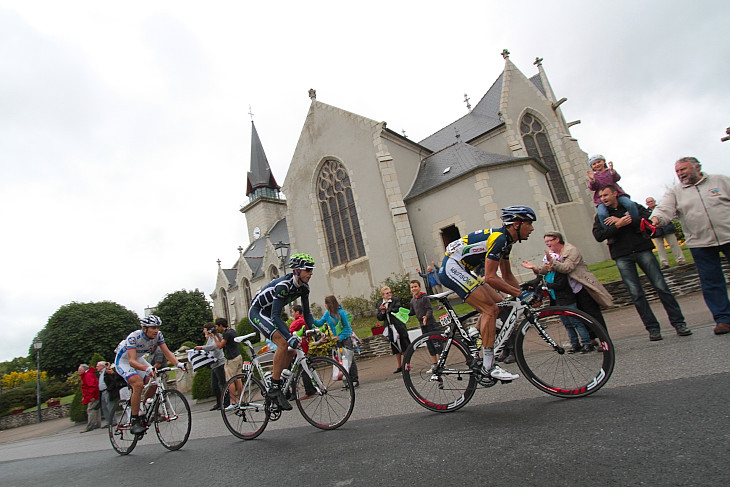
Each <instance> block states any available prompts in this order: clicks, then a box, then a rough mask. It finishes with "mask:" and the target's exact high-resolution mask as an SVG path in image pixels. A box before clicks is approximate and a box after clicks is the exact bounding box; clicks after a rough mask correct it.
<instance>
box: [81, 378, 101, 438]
mask: <svg viewBox="0 0 730 487" xmlns="http://www.w3.org/2000/svg"><path fill="white" fill-rule="evenodd" d="M79 377H81V397H82V399H81V404H84V405H85V406H86V416H87V417H88V421H87V422H86V428H84V429H82V430H81V433H86V432H87V431H91V430H95V429H97V428H100V427H101V419H100V414H99V409H100V407H101V404H100V403H99V380H98V379H97V378H96V374H94V371H93V370H91V369H90V368H89V366H88V365H86V364H81V365H79Z"/></svg>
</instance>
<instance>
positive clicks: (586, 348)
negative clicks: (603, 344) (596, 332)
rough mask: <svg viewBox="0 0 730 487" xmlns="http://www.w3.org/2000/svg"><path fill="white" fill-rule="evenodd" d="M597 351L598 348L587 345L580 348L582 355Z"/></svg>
mask: <svg viewBox="0 0 730 487" xmlns="http://www.w3.org/2000/svg"><path fill="white" fill-rule="evenodd" d="M595 349H596V347H594V346H593V345H592V344H590V343H586V344H585V345H583V346H582V347H580V353H589V352H592V351H594V350H595Z"/></svg>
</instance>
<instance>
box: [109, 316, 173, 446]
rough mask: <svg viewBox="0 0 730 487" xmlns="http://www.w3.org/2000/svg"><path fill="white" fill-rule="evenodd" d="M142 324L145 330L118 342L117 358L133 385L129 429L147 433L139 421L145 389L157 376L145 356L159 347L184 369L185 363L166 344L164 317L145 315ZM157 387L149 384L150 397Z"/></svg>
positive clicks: (123, 373)
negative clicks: (152, 378) (163, 325)
mask: <svg viewBox="0 0 730 487" xmlns="http://www.w3.org/2000/svg"><path fill="white" fill-rule="evenodd" d="M140 324H141V325H142V329H140V330H136V331H133V332H132V333H130V334H129V335H127V338H125V339H124V340H122V341H121V342H120V343H119V345H118V346H117V349H116V350H115V352H116V358H115V359H114V363H115V364H116V368H117V372H118V373H119V375H121V376H122V377H124V380H126V381H127V383H128V384H129V385H130V387H132V399H131V401H132V402H131V409H132V426H131V428H130V431H131V432H132V434H134V435H139V434H142V433H144V432H145V428H144V426H142V424H141V421H140V420H139V406H140V401H141V399H142V388H143V387H144V385H145V384H146V383H147V382H148V381H149V380H150V378H151V377H153V376H154V375H155V368H154V367H152V366H151V365H150V364H149V362H147V361H146V360H145V359H144V357H143V355H144V354H145V353H147V352H151V351H153V350H154V349H155V348H156V347H159V348H160V350H162V353H164V354H165V357H167V360H169V361H170V362H172V363H173V364H174V365H175V366H177V367H179V368H180V369H182V370H185V365H184V364H181V363H180V362H178V360H177V358H175V355H173V353H172V352H171V351H170V349H169V348H167V345H166V344H165V337H163V336H162V332H160V325H161V324H162V320H161V319H160V318H159V317H157V316H154V315H150V316H147V317H145V318H142V319H141V320H140ZM155 389H156V387H150V388H149V390H148V391H147V397H152V396H153V395H154V394H155ZM145 399H146V398H145Z"/></svg>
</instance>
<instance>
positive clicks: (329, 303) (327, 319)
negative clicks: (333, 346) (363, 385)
mask: <svg viewBox="0 0 730 487" xmlns="http://www.w3.org/2000/svg"><path fill="white" fill-rule="evenodd" d="M324 306H325V308H327V309H326V311H325V312H324V315H323V316H322V318H321V319H319V320H314V323H315V324H316V325H317V326H322V325H324V324H327V325H329V327H330V330H332V334H333V335H334V336H336V337H337V346H338V347H341V348H342V349H343V354H342V355H343V357H342V361H343V362H347V364H346V365H345V368H346V369H347V373H348V374H350V380H352V386H353V387H358V386H359V385H360V378H359V376H358V373H357V364H356V363H355V347H354V346H353V344H352V327H351V326H350V320H349V318H348V316H347V311H345V310H344V309H342V306H340V303H339V302H337V298H336V297H334V296H331V295H330V296H326V297H325V298H324Z"/></svg>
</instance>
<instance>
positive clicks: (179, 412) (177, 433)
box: [109, 367, 192, 455]
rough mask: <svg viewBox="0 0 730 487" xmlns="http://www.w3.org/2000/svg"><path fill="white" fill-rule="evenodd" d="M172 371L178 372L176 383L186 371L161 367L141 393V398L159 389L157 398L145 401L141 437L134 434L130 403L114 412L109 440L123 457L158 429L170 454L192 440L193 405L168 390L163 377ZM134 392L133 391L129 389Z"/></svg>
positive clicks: (141, 410)
mask: <svg viewBox="0 0 730 487" xmlns="http://www.w3.org/2000/svg"><path fill="white" fill-rule="evenodd" d="M170 370H175V371H177V373H178V374H179V375H180V378H179V379H177V381H176V382H180V381H181V380H182V378H183V372H184V371H183V370H181V369H179V368H177V367H162V368H160V369H158V370H157V372H156V374H155V376H154V377H152V379H151V380H150V381H149V382H148V383H147V384H146V385H145V386H144V389H142V398H144V397H145V393H146V392H147V391H148V390H149V388H150V387H152V386H153V385H155V386H157V390H156V391H155V395H154V396H153V397H151V398H149V399H147V400H144V399H143V400H142V404H141V405H140V410H139V415H140V418H141V419H142V425H143V426H144V427H145V432H144V433H142V434H139V435H134V434H132V431H131V426H132V425H131V423H132V405H131V400H126V401H121V402H120V407H119V408H117V409H116V411H114V421H112V426H110V427H109V440H110V441H111V443H112V447H113V448H114V450H116V451H117V453H119V454H120V455H128V454H129V453H131V452H132V450H134V447H135V446H137V442H138V441H139V440H141V439H142V437H143V436H144V435H145V433H146V432H147V430H148V429H149V428H150V426H152V425H153V424H154V425H155V432H156V433H157V438H158V439H159V440H160V443H161V444H162V446H164V447H165V448H167V449H168V450H179V449H180V448H182V447H183V445H185V443H186V442H187V441H188V437H189V436H190V427H191V425H192V419H191V415H190V405H189V404H188V400H187V399H186V398H185V396H184V395H183V394H182V393H181V392H180V391H177V390H174V389H170V390H168V389H165V381H164V380H163V379H162V377H161V375H163V374H164V373H165V372H169V371H170ZM128 390H129V391H131V388H128Z"/></svg>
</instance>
